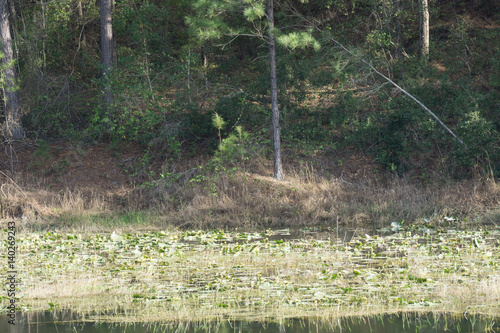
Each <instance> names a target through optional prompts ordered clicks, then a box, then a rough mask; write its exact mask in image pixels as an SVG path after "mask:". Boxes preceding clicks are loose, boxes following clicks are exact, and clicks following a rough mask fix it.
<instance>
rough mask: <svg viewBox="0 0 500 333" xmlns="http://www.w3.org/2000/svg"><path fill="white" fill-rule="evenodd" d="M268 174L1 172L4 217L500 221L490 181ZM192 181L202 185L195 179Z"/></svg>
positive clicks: (36, 220) (498, 196) (239, 222)
mask: <svg viewBox="0 0 500 333" xmlns="http://www.w3.org/2000/svg"><path fill="white" fill-rule="evenodd" d="M265 166H267V168H266V167H265ZM269 174H270V167H269V163H268V162H266V161H262V160H261V161H255V162H253V163H252V164H251V165H246V166H245V167H243V168H240V169H239V170H238V171H235V172H233V173H227V172H226V173H218V174H214V173H213V172H205V173H202V171H201V172H200V171H199V170H198V169H197V170H194V169H192V170H190V171H189V172H185V173H183V174H181V177H179V179H178V180H177V181H176V182H167V181H165V180H160V181H157V182H156V183H154V184H152V185H151V184H150V185H148V186H142V187H138V188H136V189H135V190H134V191H133V192H130V191H129V190H127V189H126V188H123V189H121V190H119V191H118V190H114V191H102V190H101V191H99V190H92V189H87V190H83V189H82V190H78V189H76V190H69V189H66V190H62V191H59V192H54V191H50V190H48V189H47V188H46V187H43V186H41V185H40V184H38V185H26V184H24V185H19V184H18V183H16V182H14V181H13V180H12V179H10V178H9V177H8V176H6V175H5V174H2V175H1V176H2V178H3V184H2V185H1V186H0V192H1V193H0V195H1V203H2V205H1V206H2V210H1V217H2V218H10V217H21V216H23V217H24V219H25V220H29V221H31V222H30V224H32V225H36V224H39V225H41V226H43V225H45V226H47V225H50V224H51V223H49V222H47V221H51V220H53V219H54V218H58V217H59V218H60V217H61V216H65V217H68V216H71V217H72V218H75V219H80V220H82V222H83V223H84V224H85V221H92V220H94V222H93V224H99V223H101V222H102V221H100V220H99V219H98V220H95V219H93V218H92V217H95V216H103V215H106V216H109V215H113V214H114V213H119V214H121V213H123V212H141V211H142V212H144V211H147V212H149V213H148V216H152V215H154V216H156V218H155V221H154V222H151V221H149V222H148V221H143V222H144V225H154V224H156V225H159V226H162V227H164V226H165V225H173V226H177V227H185V228H187V227H195V228H216V227H219V228H220V227H245V228H253V227H278V228H280V227H303V226H319V227H332V226H336V224H337V223H339V224H340V225H347V226H351V227H380V226H383V225H387V224H390V223H391V222H393V221H403V220H404V221H405V222H406V223H415V222H421V221H424V219H430V220H431V221H438V220H440V219H442V218H443V217H444V216H455V217H458V218H459V219H460V220H461V221H464V220H468V222H473V223H489V224H498V217H499V216H500V185H499V184H498V182H496V181H495V180H493V179H491V178H479V177H478V178H476V179H469V180H464V181H461V182H457V181H451V180H442V179H435V180H434V181H431V182H429V184H428V185H422V184H416V183H415V182H412V181H411V180H409V179H407V178H399V177H395V176H387V177H386V178H385V179H384V180H382V181H380V180H374V179H373V178H367V177H365V178H358V179H356V180H352V181H345V180H343V179H341V178H330V179H327V177H325V176H324V175H322V174H321V173H320V172H317V171H316V170H315V169H314V168H312V167H311V166H310V165H307V164H306V165H303V166H299V167H296V168H295V169H292V170H289V172H288V174H287V177H286V180H285V181H283V182H278V181H276V180H274V179H273V178H272V177H271V176H269ZM193 177H199V179H200V181H199V182H193V181H192V180H191V179H193ZM125 223H126V222H125ZM456 223H458V222H456ZM91 224H92V223H91ZM103 228H106V226H105V225H104V226H103Z"/></svg>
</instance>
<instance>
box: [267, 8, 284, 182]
mask: <svg viewBox="0 0 500 333" xmlns="http://www.w3.org/2000/svg"><path fill="white" fill-rule="evenodd" d="M273 11H274V10H273V0H267V22H268V25H269V36H268V39H269V40H268V42H269V66H270V69H271V111H272V124H273V144H274V177H275V178H276V179H277V180H283V165H282V163H281V141H280V120H279V110H278V83H277V79H276V37H275V35H274V31H273V30H274V13H273Z"/></svg>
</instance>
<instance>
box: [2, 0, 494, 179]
mask: <svg viewBox="0 0 500 333" xmlns="http://www.w3.org/2000/svg"><path fill="white" fill-rule="evenodd" d="M0 16H1V22H0V23H1V35H2V41H3V44H2V45H3V48H2V55H3V57H2V84H3V101H4V103H3V104H4V109H3V111H4V112H3V113H2V119H1V121H2V124H3V125H2V136H3V138H4V146H6V147H7V146H9V145H10V147H12V145H15V144H16V142H33V143H34V144H35V145H36V147H39V148H38V151H39V152H40V154H43V149H44V147H45V146H46V145H47V143H48V144H49V145H50V144H51V143H54V142H60V141H64V142H72V143H74V144H75V146H77V145H83V146H89V145H94V144H97V143H99V144H102V143H105V144H106V145H107V146H108V147H110V149H114V150H116V151H117V152H120V150H122V151H123V149H128V148H127V147H131V146H134V147H140V149H141V151H142V153H141V156H139V158H136V159H135V160H134V161H135V162H134V163H133V165H128V166H127V171H128V172H129V173H130V174H131V175H132V176H134V177H135V179H138V180H140V182H148V181H149V182H152V181H157V180H158V179H162V180H163V181H164V182H166V183H168V182H171V183H174V182H178V181H179V180H180V179H183V180H185V179H186V177H187V179H190V181H191V182H197V181H199V182H201V181H205V180H206V179H205V178H204V177H205V176H204V174H203V173H200V172H198V171H196V172H195V170H193V169H192V165H188V164H186V163H184V162H183V161H185V160H187V159H190V158H194V157H196V156H200V155H203V156H205V159H204V161H205V162H206V163H205V164H204V167H205V168H206V169H209V170H211V171H214V170H215V171H217V172H218V171H220V170H223V171H225V172H229V173H231V170H234V168H237V167H241V166H242V165H245V163H250V162H249V161H252V160H253V159H255V158H256V156H259V157H260V158H264V159H267V160H268V161H274V177H275V178H277V179H278V180H281V179H283V178H284V179H286V178H287V170H288V169H287V168H288V166H289V165H290V164H291V163H292V162H295V163H296V162H297V161H299V160H301V159H304V160H307V159H308V158H310V157H311V156H316V157H318V160H320V161H325V160H329V161H330V162H331V163H333V164H334V165H335V164H337V165H339V166H340V165H342V160H341V159H340V158H339V157H337V156H339V155H338V154H339V152H341V153H344V154H345V152H348V153H352V154H361V155H363V156H367V157H368V158H369V159H370V161H372V162H373V163H376V164H377V165H379V166H380V170H381V172H382V173H387V174H394V175H396V177H406V176H409V177H410V178H412V179H413V180H415V181H418V182H423V183H425V182H426V181H427V180H429V179H430V178H431V177H430V175H435V174H439V175H447V176H449V177H450V178H455V179H467V178H470V177H473V176H475V175H477V174H478V173H480V174H481V173H483V174H489V175H491V174H494V175H496V176H498V173H499V172H500V149H499V148H500V147H499V143H500V140H499V138H500V136H499V132H500V117H499V116H498V110H499V109H500V57H499V51H500V43H499V41H500V38H499V33H500V23H499V16H500V7H499V5H498V3H497V2H496V1H488V0H462V1H435V0H429V1H427V0H421V1H417V0H412V1H409V0H310V1H306V0H302V1H291V0H275V1H273V0H267V1H265V0H245V1H238V0H223V1H222V0H162V1H157V0H149V1H148V0H116V1H111V0H101V1H95V0H92V1H90V0H2V1H1V2H0ZM6 151H7V150H6ZM11 156H12V153H11ZM282 156H283V158H282ZM313 162H314V161H312V162H311V163H313ZM2 163H3V166H4V167H5V169H6V170H8V168H7V166H11V167H12V168H14V167H15V166H14V165H13V164H12V163H10V164H9V163H8V161H3V162H2ZM183 163H184V164H183ZM319 164H321V163H319ZM316 169H320V167H317V168H316ZM11 171H12V170H11ZM165 186H166V185H165ZM224 186H225V185H224Z"/></svg>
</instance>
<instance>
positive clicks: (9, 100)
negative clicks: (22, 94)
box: [0, 0, 24, 140]
mask: <svg viewBox="0 0 500 333" xmlns="http://www.w3.org/2000/svg"><path fill="white" fill-rule="evenodd" d="M0 35H1V36H0V38H1V41H0V42H1V43H2V72H3V73H2V74H3V86H2V89H3V98H4V104H5V120H6V123H5V125H6V126H5V130H6V132H5V133H6V136H7V137H8V138H9V139H12V140H22V139H23V138H24V130H23V126H22V122H21V108H20V107H19V97H18V95H17V84H16V72H15V67H14V55H13V54H14V53H13V52H12V37H11V35H10V24H9V8H8V4H7V0H0Z"/></svg>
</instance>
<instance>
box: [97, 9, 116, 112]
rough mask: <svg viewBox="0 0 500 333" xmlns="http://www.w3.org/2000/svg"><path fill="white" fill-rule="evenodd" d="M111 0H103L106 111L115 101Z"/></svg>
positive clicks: (103, 63) (102, 52)
mask: <svg viewBox="0 0 500 333" xmlns="http://www.w3.org/2000/svg"><path fill="white" fill-rule="evenodd" d="M111 2H112V0H101V3H100V5H101V6H100V16H101V63H102V78H103V81H104V89H103V92H104V107H105V110H106V113H108V111H109V110H110V108H111V104H112V103H113V94H112V92H111V82H110V77H109V76H110V74H109V72H110V71H111V69H112V67H113V26H112V24H111Z"/></svg>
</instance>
